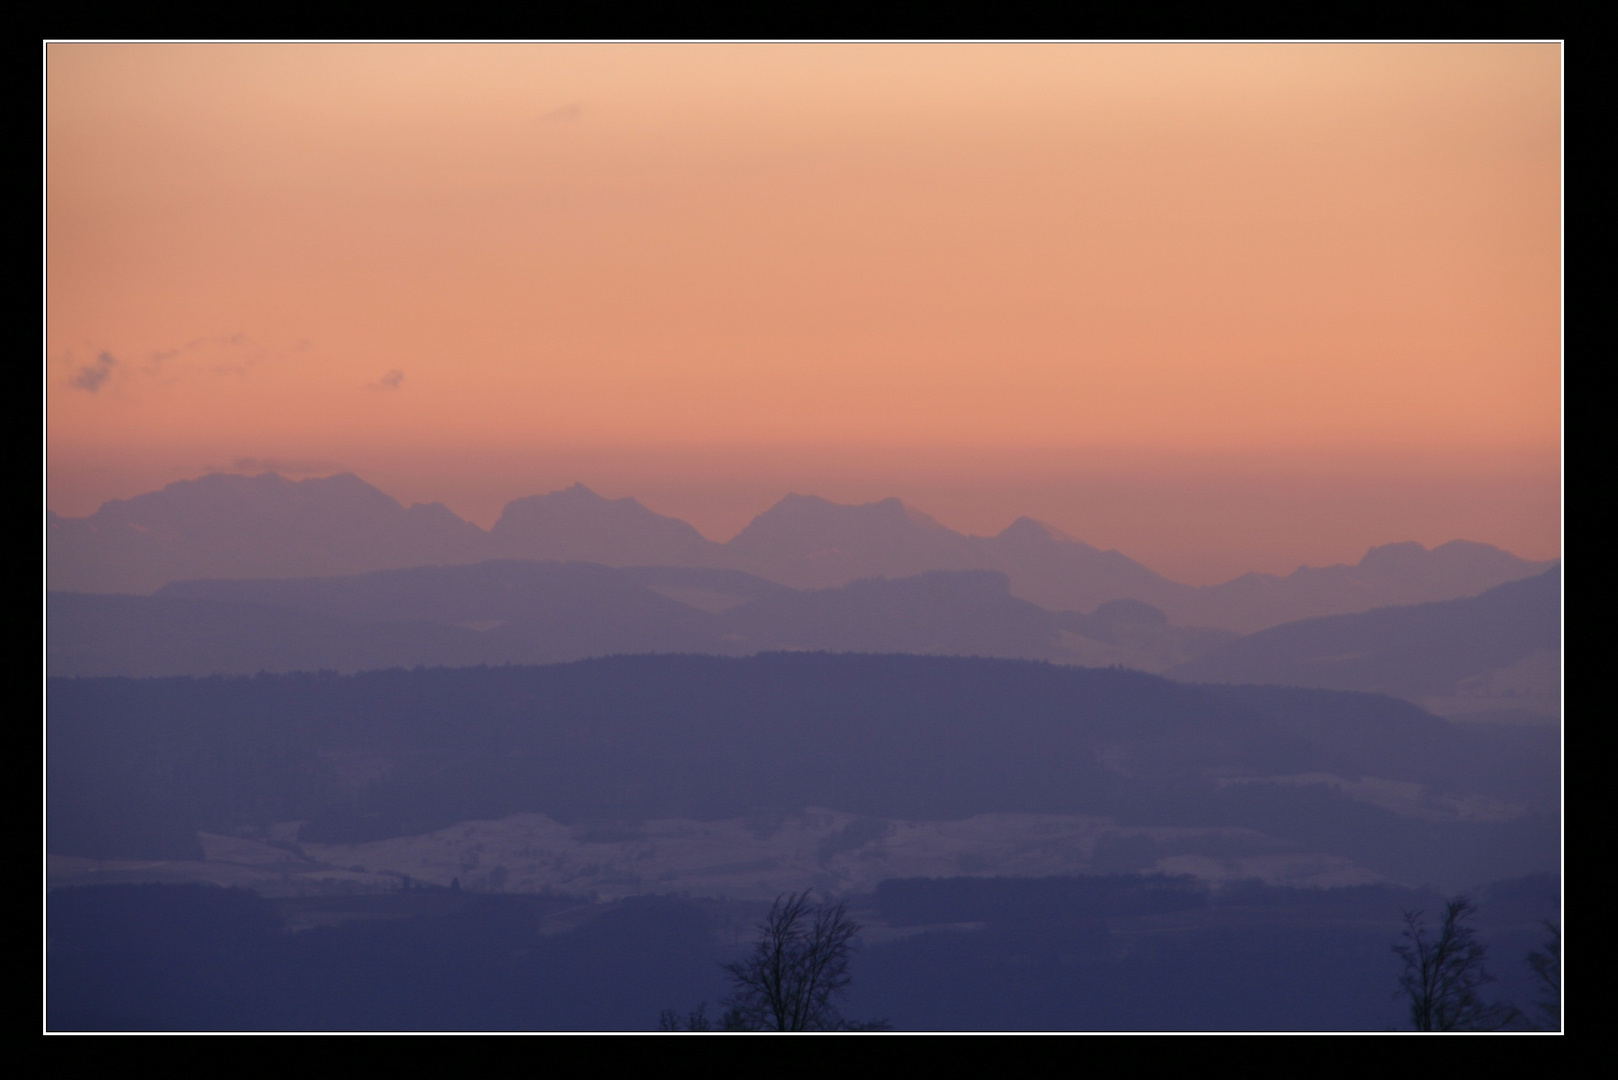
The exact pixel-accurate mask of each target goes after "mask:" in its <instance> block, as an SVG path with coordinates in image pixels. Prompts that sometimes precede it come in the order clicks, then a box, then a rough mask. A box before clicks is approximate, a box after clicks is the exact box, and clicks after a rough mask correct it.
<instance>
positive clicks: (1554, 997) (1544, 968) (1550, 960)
mask: <svg viewBox="0 0 1618 1080" xmlns="http://www.w3.org/2000/svg"><path fill="white" fill-rule="evenodd" d="M1541 925H1542V926H1544V927H1545V932H1546V933H1547V934H1549V935H1550V936H1549V938H1547V939H1546V941H1545V947H1544V948H1542V949H1535V950H1534V951H1533V952H1531V953H1529V954H1528V967H1529V969H1530V970H1531V971H1533V973H1534V985H1535V989H1537V990H1538V991H1539V1000H1537V1001H1535V1002H1534V1004H1535V1005H1536V1006H1537V1007H1538V1008H1539V1013H1540V1018H1541V1020H1542V1021H1543V1023H1544V1025H1545V1026H1546V1027H1547V1028H1549V1029H1550V1030H1552V1031H1560V1030H1562V928H1561V927H1559V926H1557V925H1556V924H1555V923H1554V922H1552V921H1551V920H1549V919H1546V920H1545V921H1544V922H1543V923H1542V924H1541Z"/></svg>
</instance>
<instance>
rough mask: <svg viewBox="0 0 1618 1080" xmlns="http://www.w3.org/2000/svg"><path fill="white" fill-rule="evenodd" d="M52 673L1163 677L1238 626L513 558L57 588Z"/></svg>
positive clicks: (911, 581) (49, 655) (967, 583)
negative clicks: (947, 672) (645, 659)
mask: <svg viewBox="0 0 1618 1080" xmlns="http://www.w3.org/2000/svg"><path fill="white" fill-rule="evenodd" d="M46 622H47V635H46V663H47V670H48V671H49V672H50V673H51V674H52V675H81V676H82V675H135V676H151V675H210V674H252V673H255V672H259V671H315V670H332V671H342V672H355V671H364V670H371V669H377V668H385V667H413V666H416V665H428V666H449V667H454V666H464V665H467V664H505V663H554V662H558V661H565V660H577V659H583V658H585V657H590V656H609V655H613V654H626V653H719V654H727V655H740V654H746V653H755V652H760V651H771V650H781V649H789V650H796V649H821V650H831V651H837V652H895V653H925V654H934V655H952V656H1000V657H1008V658H1022V659H1053V660H1061V661H1064V662H1069V663H1081V664H1086V665H1089V666H1105V665H1108V664H1114V663H1123V664H1127V665H1129V666H1132V667H1136V668H1140V669H1146V670H1160V669H1163V668H1167V667H1169V666H1171V665H1172V664H1175V663H1179V662H1182V661H1184V660H1186V659H1188V658H1189V657H1191V656H1194V655H1196V654H1197V653H1198V652H1199V651H1206V650H1207V649H1210V648H1213V647H1215V646H1218V645H1221V644H1223V643H1225V642H1226V641H1228V640H1231V638H1232V637H1233V635H1231V634H1230V633H1229V632H1226V631H1217V630H1195V629H1190V628H1186V627H1175V626H1169V625H1167V622H1166V618H1165V616H1164V615H1163V613H1162V612H1161V611H1159V610H1157V609H1156V608H1152V607H1149V606H1148V605H1145V604H1141V603H1139V602H1138V601H1114V602H1113V603H1111V604H1108V605H1103V606H1102V607H1100V608H1098V609H1097V610H1096V611H1095V612H1093V613H1091V614H1088V615H1086V614H1082V613H1079V612H1051V611H1047V610H1045V609H1044V608H1042V607H1039V606H1038V605H1036V604H1031V603H1029V602H1028V601H1026V600H1021V599H1018V598H1017V597H1014V596H1012V595H1011V593H1010V589H1009V586H1008V583H1007V579H1006V576H1005V575H1004V574H1001V573H997V572H995V571H991V570H970V571H959V572H954V573H946V572H933V573H926V574H918V575H916V576H915V577H910V578H900V579H898V580H891V581H890V580H887V579H883V578H875V579H871V580H866V581H856V582H851V583H850V584H848V585H845V586H843V587H841V588H833V589H815V590H797V589H790V588H787V587H786V586H783V585H778V584H776V583H774V582H771V581H767V580H765V579H763V578H759V577H754V576H751V575H748V574H743V573H740V572H739V571H735V570H712V569H699V568H676V567H652V568H644V567H642V568H612V567H606V566H598V565H594V564H591V563H544V562H522V561H515V560H497V561H491V562H486V563H477V564H473V565H470V566H435V567H416V568H412V569H408V570H382V571H377V572H375V573H371V574H361V575H355V576H349V577H329V578H282V579H277V578H268V579H257V580H251V581H192V582H180V583H176V584H173V585H168V586H165V587H164V588H163V589H161V590H160V591H159V592H158V593H157V594H156V595H154V596H122V595H103V594H84V593H51V594H50V595H49V597H48V602H47V620H46Z"/></svg>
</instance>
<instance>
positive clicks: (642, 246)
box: [45, 44, 1561, 582]
mask: <svg viewBox="0 0 1618 1080" xmlns="http://www.w3.org/2000/svg"><path fill="white" fill-rule="evenodd" d="M1560 65H1561V54H1560V48H1559V46H1557V45H1555V44H1501V45H1445V44H1435V45H1331V44H1326V45H1020V46H1019V45H931V46H929V45H876V46H867V45H844V46H839V45H686V46H658V45H438V46H435V45H420V46H417V45H399V46H364V45H138V44H106V45H102V44H54V45H51V46H49V47H48V49H47V69H48V82H47V89H48V93H49V98H50V109H49V113H48V120H47V159H46V165H47V194H48V203H47V209H48V251H47V255H48V264H47V266H48V270H47V279H46V284H47V288H48V294H47V298H48V308H47V363H46V370H45V379H46V391H47V392H46V420H47V437H46V451H47V465H46V491H47V495H46V501H47V504H48V506H49V507H50V508H51V509H54V510H56V511H57V512H59V513H64V514H69V515H80V514H85V513H89V512H91V511H93V510H94V509H95V507H96V505H99V503H100V502H101V501H103V500H105V499H108V498H115V497H128V496H130V495H133V494H137V493H139V492H140V491H144V490H151V489H153V488H156V487H159V486H161V485H162V484H164V483H167V482H170V481H172V480H175V479H180V478H183V477H187V476H195V475H199V474H201V473H203V472H206V471H208V469H209V468H210V467H212V468H232V467H233V463H234V462H237V461H239V460H243V459H251V460H255V461H260V462H264V461H274V462H280V463H281V464H282V466H283V471H289V472H290V473H293V474H297V473H303V474H312V473H318V472H322V471H332V470H334V469H337V468H341V469H344V470H349V471H353V472H355V473H357V474H359V475H361V476H363V477H365V478H366V479H367V480H369V481H371V482H372V483H375V484H377V485H378V486H380V487H382V488H383V489H385V490H387V491H389V492H390V494H393V495H395V496H396V497H398V498H399V499H401V500H402V501H404V502H407V503H408V502H411V501H441V502H444V503H446V504H447V505H449V506H450V507H451V508H452V509H454V510H455V511H456V512H457V513H459V514H462V515H463V516H465V517H467V518H468V519H469V520H473V521H476V522H478V523H479V524H481V525H484V526H485V527H486V526H487V525H488V524H490V523H491V522H492V520H493V519H494V517H495V516H496V515H497V514H498V512H499V508H500V506H501V505H502V504H503V503H504V502H505V501H507V500H509V499H511V498H515V497H519V496H521V495H526V494H533V493H535V492H538V491H545V490H553V489H555V488H557V487H562V486H566V485H568V484H571V483H573V482H575V481H578V482H583V483H585V484H586V485H588V486H590V487H591V488H593V489H595V490H598V491H600V492H601V493H603V494H606V495H611V496H615V497H619V496H624V495H633V496H635V497H636V498H638V499H640V500H641V501H642V502H644V503H645V504H646V505H647V506H649V507H651V508H652V509H654V510H657V511H658V512H660V513H665V514H670V515H672V516H677V517H680V518H682V519H684V520H687V521H689V522H691V523H692V524H693V525H694V526H696V527H697V528H698V529H699V530H700V531H701V532H702V533H704V534H705V535H707V536H709V537H710V538H713V539H721V540H722V539H725V538H727V537H728V536H729V535H731V534H734V533H735V532H736V531H737V530H739V529H740V528H741V527H742V526H744V525H745V524H746V522H747V521H748V520H749V519H750V518H751V517H752V516H753V515H755V514H757V513H758V512H760V511H761V510H763V509H764V508H766V507H767V506H768V505H770V504H771V503H773V502H774V501H775V500H776V499H778V498H779V497H780V496H781V495H783V494H785V493H787V492H788V491H800V492H806V493H811V494H817V495H821V496H824V497H826V498H829V499H833V500H835V501H841V502H859V501H869V500H871V499H876V498H882V497H887V496H897V497H899V498H901V499H904V500H905V501H906V502H907V503H911V504H913V505H916V506H918V507H919V508H921V509H924V510H925V511H926V512H928V513H929V514H932V515H933V516H935V517H937V518H938V519H939V520H940V521H942V522H943V523H945V524H947V525H950V526H951V527H953V528H956V529H959V530H961V531H964V532H974V533H991V532H996V531H998V530H999V529H1000V528H1003V527H1004V526H1005V524H1007V523H1008V522H1009V521H1011V520H1012V519H1014V518H1015V517H1017V516H1020V515H1024V514H1026V515H1029V516H1033V517H1037V518H1040V519H1042V520H1045V521H1047V522H1049V523H1050V524H1052V525H1054V526H1056V527H1058V528H1060V529H1063V530H1064V531H1067V532H1070V533H1072V534H1074V535H1076V536H1079V537H1081V538H1083V539H1085V540H1086V541H1087V542H1089V543H1093V544H1096V545H1097V546H1100V547H1103V548H1117V549H1118V550H1121V551H1125V552H1126V553H1128V554H1130V555H1131V556H1132V557H1134V558H1137V559H1140V560H1142V561H1144V562H1146V563H1148V564H1149V565H1152V566H1154V567H1157V568H1159V569H1160V570H1161V571H1162V572H1163V573H1166V574H1169V575H1170V576H1173V577H1176V578H1178V579H1181V580H1186V581H1191V582H1208V581H1213V580H1219V579H1222V578H1226V577H1229V576H1232V575H1234V574H1238V573H1243V572H1246V571H1249V570H1253V571H1267V572H1286V571H1288V570H1290V569H1292V568H1293V567H1295V566H1297V565H1300V564H1312V565H1313V564H1321V563H1331V562H1340V561H1345V560H1346V561H1352V560H1353V559H1355V558H1357V557H1358V555H1359V554H1360V553H1363V551H1364V550H1365V549H1366V548H1367V547H1370V546H1374V545H1376V544H1381V543H1390V542H1396V541H1403V540H1417V541H1419V542H1422V543H1424V544H1427V545H1429V546H1431V545H1433V544H1437V543H1442V542H1445V541H1447V540H1450V539H1457V538H1465V539H1471V540H1478V541H1482V542H1485V543H1491V544H1495V545H1497V546H1500V547H1504V548H1506V549H1508V550H1511V551H1514V552H1517V553H1519V554H1521V555H1523V556H1524V557H1528V558H1535V559H1544V558H1549V557H1554V556H1555V555H1557V554H1559V550H1560V528H1561V525H1560V516H1561V509H1560V499H1561V478H1560V456H1561V450H1560V447H1561V420H1560V412H1561V401H1560V397H1561V373H1560V369H1561V342H1560V289H1561V272H1560V262H1561V246H1560V214H1561V209H1560V186H1561V168H1560V155H1561V145H1560V123H1561V119H1560V96H1561V89H1560V80H1561V72H1560ZM199 86H200V87H206V88H207V90H208V92H207V93H197V92H196V88H197V87H199Z"/></svg>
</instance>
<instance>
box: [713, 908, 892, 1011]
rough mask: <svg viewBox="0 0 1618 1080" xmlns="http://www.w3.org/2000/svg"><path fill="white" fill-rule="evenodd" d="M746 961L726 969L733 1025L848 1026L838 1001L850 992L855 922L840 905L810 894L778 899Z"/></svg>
mask: <svg viewBox="0 0 1618 1080" xmlns="http://www.w3.org/2000/svg"><path fill="white" fill-rule="evenodd" d="M758 929H759V940H758V942H757V944H755V945H754V946H753V954H752V955H751V956H749V957H748V958H747V959H745V960H738V961H736V962H735V963H731V964H726V965H725V973H726V974H728V975H729V976H730V980H731V985H732V987H733V992H732V994H731V996H730V997H729V998H728V999H727V1000H726V1002H725V1004H726V1005H727V1006H729V1012H728V1013H727V1014H726V1021H727V1023H726V1026H727V1027H729V1026H730V1025H731V1024H732V1023H735V1024H738V1025H739V1026H742V1027H745V1028H749V1029H752V1030H755V1031H756V1030H764V1031H835V1030H839V1029H844V1028H846V1027H847V1026H848V1025H846V1024H845V1023H844V1021H843V1018H842V1015H841V1014H840V1013H839V1012H838V1010H837V1004H836V1003H837V1001H838V999H840V998H842V997H843V996H844V995H845V994H846V993H847V990H848V961H849V956H850V953H851V951H852V941H853V939H854V935H855V934H857V933H859V929H860V926H859V923H857V922H855V921H854V920H853V919H851V918H849V917H848V910H847V906H846V905H845V904H843V903H837V904H830V903H825V902H822V903H819V904H814V905H811V904H810V903H809V892H808V890H805V891H804V892H802V893H788V894H786V895H784V896H778V897H776V900H775V904H774V906H772V907H771V908H770V914H769V917H768V918H767V919H766V920H765V921H764V922H762V923H760V924H759V927H758Z"/></svg>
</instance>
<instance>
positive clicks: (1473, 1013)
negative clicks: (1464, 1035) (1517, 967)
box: [1393, 896, 1519, 1031]
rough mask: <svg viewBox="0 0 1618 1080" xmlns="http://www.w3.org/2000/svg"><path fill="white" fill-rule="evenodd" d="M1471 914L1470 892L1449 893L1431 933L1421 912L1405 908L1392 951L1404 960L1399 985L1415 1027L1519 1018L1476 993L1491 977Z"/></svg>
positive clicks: (1478, 1027) (1483, 1026)
mask: <svg viewBox="0 0 1618 1080" xmlns="http://www.w3.org/2000/svg"><path fill="white" fill-rule="evenodd" d="M1476 914H1477V907H1476V905H1474V904H1473V903H1472V900H1471V898H1470V897H1467V896H1456V897H1453V898H1451V899H1450V900H1447V901H1445V903H1444V922H1443V925H1441V926H1440V927H1439V929H1438V933H1437V934H1436V935H1431V936H1430V935H1429V934H1428V931H1427V925H1426V923H1425V922H1424V921H1423V920H1422V913H1421V912H1419V911H1406V912H1405V913H1404V919H1405V928H1404V931H1403V933H1402V934H1401V935H1400V936H1401V937H1402V938H1403V942H1402V943H1395V944H1394V946H1393V951H1394V952H1396V953H1398V954H1399V956H1400V957H1401V958H1402V959H1403V960H1404V972H1403V974H1401V975H1400V976H1399V987H1400V992H1401V994H1403V995H1404V996H1405V997H1407V998H1408V999H1409V1002H1410V1021H1411V1023H1413V1024H1414V1025H1415V1027H1416V1030H1417V1031H1498V1030H1499V1029H1501V1028H1503V1027H1505V1026H1506V1025H1507V1024H1509V1023H1511V1022H1512V1021H1513V1020H1515V1019H1517V1018H1518V1016H1519V1014H1518V1012H1517V1010H1516V1009H1515V1008H1513V1007H1512V1006H1510V1005H1506V1004H1498V1003H1491V1002H1486V1001H1484V1000H1483V998H1482V997H1481V996H1480V995H1479V993H1478V990H1479V988H1481V987H1483V986H1485V985H1487V984H1488V983H1491V982H1493V981H1494V977H1493V976H1492V975H1490V974H1489V973H1488V970H1487V969H1486V968H1485V967H1484V964H1483V962H1484V954H1485V952H1486V951H1487V950H1486V949H1485V947H1484V945H1483V943H1482V942H1480V941H1478V940H1477V931H1476V930H1475V929H1474V928H1473V927H1472V925H1471V920H1472V918H1473V916H1475V915H1476Z"/></svg>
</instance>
